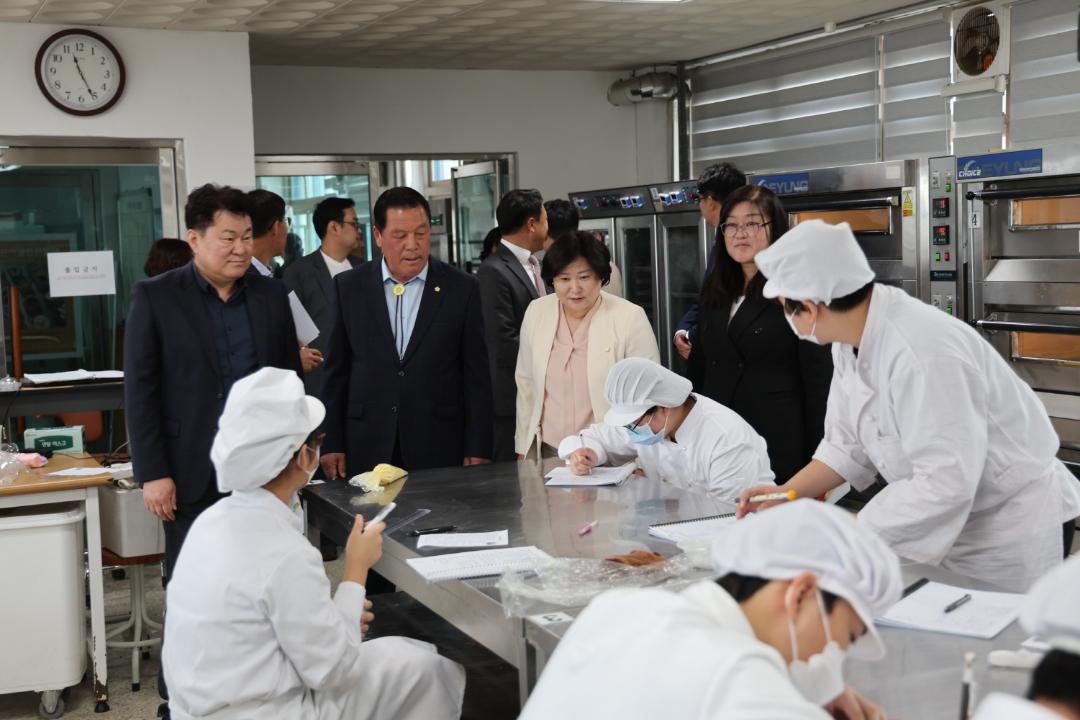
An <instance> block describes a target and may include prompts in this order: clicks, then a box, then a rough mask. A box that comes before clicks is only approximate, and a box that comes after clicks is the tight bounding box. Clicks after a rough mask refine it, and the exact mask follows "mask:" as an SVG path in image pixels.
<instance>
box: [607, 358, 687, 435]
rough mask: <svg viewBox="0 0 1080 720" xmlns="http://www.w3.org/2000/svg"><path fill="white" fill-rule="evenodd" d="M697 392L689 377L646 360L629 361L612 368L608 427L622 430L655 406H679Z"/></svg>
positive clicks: (609, 376) (634, 359)
mask: <svg viewBox="0 0 1080 720" xmlns="http://www.w3.org/2000/svg"><path fill="white" fill-rule="evenodd" d="M693 389H694V386H693V384H692V383H691V382H690V381H689V380H687V379H686V378H684V377H682V376H680V375H676V374H675V373H673V372H671V371H670V370H668V369H667V368H665V367H663V366H661V365H657V364H656V363H655V362H653V361H652V360H646V359H645V358H638V357H633V358H626V359H625V360H620V361H619V362H617V363H615V364H614V365H612V366H611V370H609V371H608V376H607V382H606V383H604V398H605V399H606V400H607V401H608V405H610V406H611V409H610V410H608V411H607V414H606V415H604V422H605V423H607V424H608V425H614V426H616V427H623V426H624V425H628V424H629V423H632V422H634V421H635V420H637V419H638V418H640V417H641V416H642V415H644V414H645V413H647V412H648V411H649V409H650V408H653V407H677V406H678V405H681V404H682V403H683V401H685V400H686V398H687V397H689V395H690V391H691V390H693Z"/></svg>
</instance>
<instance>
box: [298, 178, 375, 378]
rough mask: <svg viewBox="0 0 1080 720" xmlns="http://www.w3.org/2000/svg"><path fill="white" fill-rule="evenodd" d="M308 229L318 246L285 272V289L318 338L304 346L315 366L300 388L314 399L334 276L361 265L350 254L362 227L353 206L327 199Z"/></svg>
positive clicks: (326, 339) (329, 321)
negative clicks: (300, 306)
mask: <svg viewBox="0 0 1080 720" xmlns="http://www.w3.org/2000/svg"><path fill="white" fill-rule="evenodd" d="M312 225H314V227H315V234H316V235H318V236H319V239H320V240H321V241H322V244H321V245H320V246H319V249H318V250H316V251H315V252H313V253H311V254H310V255H305V256H304V257H302V258H300V259H298V260H297V261H296V262H294V263H293V264H292V265H290V266H289V267H288V268H286V269H285V286H286V287H287V288H289V290H291V291H292V292H295V293H296V298H297V299H298V300H299V301H300V304H301V305H303V306H304V309H305V310H307V312H308V315H310V316H311V319H312V321H313V322H314V323H315V327H317V328H319V337H317V338H315V339H314V340H312V341H311V342H310V343H309V344H308V346H307V348H308V350H309V351H310V352H311V353H314V354H315V355H316V358H315V360H316V362H315V366H314V367H313V368H312V369H311V370H309V371H307V372H306V373H305V375H304V388H305V390H306V391H307V393H308V395H315V396H318V395H319V392H320V390H321V388H322V376H323V372H322V365H323V360H324V355H325V352H326V348H327V346H328V344H329V342H330V330H331V328H332V322H333V318H332V313H331V309H332V306H333V301H334V282H333V281H334V278H335V277H336V276H337V275H340V274H341V273H343V272H345V271H347V270H352V269H353V268H354V267H357V266H358V265H360V264H361V262H362V261H361V260H359V259H358V258H356V257H354V256H353V255H352V252H353V250H354V249H356V248H358V247H360V246H361V245H362V240H361V228H362V227H363V226H362V225H361V224H360V222H359V221H358V220H357V219H356V203H354V202H353V201H352V200H350V199H349V198H343V197H328V198H326V199H324V200H322V201H321V202H320V203H319V204H318V205H316V206H315V212H314V213H313V215H312ZM305 370H307V368H306V366H305Z"/></svg>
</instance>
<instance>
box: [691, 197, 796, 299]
mask: <svg viewBox="0 0 1080 720" xmlns="http://www.w3.org/2000/svg"><path fill="white" fill-rule="evenodd" d="M744 202H748V203H752V204H753V205H754V206H755V207H756V208H757V209H758V212H760V213H761V216H762V217H763V218H765V221H766V222H767V223H768V227H767V231H768V233H769V244H770V245H772V244H773V243H774V242H776V240H778V239H779V238H780V236H781V235H783V234H784V233H786V232H787V231H788V216H787V212H786V211H785V210H784V206H783V205H781V204H780V198H778V197H776V193H774V192H773V191H772V190H770V189H769V188H767V187H765V186H763V185H743V186H742V187H741V188H739V189H738V190H736V191H735V192H733V193H731V194H730V195H728V196H727V199H726V200H724V206H723V207H722V208H721V209H720V227H717V229H716V252H715V254H714V255H713V257H714V258H715V259H714V262H713V270H712V272H711V273H709V277H708V279H707V280H706V281H705V287H704V288H702V289H701V304H702V305H706V306H709V307H717V306H720V305H724V304H726V303H729V302H734V301H735V299H736V298H737V297H739V296H740V295H742V294H743V287H744V285H745V289H746V293H745V294H746V297H747V298H748V299H749V298H756V297H759V296H760V295H761V289H762V288H763V287H765V278H764V277H762V275H761V273H760V272H758V273H756V274H755V275H754V277H752V278H751V279H750V282H749V283H746V278H745V276H744V275H743V270H742V266H741V265H739V263H737V262H735V260H734V259H733V258H732V257H731V255H729V254H728V251H727V245H726V244H725V243H724V233H723V231H721V229H720V228H722V227H723V226H724V223H725V222H727V219H728V216H729V215H731V212H732V211H733V210H734V209H735V206H736V205H739V204H740V203H744Z"/></svg>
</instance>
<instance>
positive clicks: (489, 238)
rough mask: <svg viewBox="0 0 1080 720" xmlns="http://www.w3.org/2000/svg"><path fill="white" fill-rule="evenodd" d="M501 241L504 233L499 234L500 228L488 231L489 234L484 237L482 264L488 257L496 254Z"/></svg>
mask: <svg viewBox="0 0 1080 720" xmlns="http://www.w3.org/2000/svg"><path fill="white" fill-rule="evenodd" d="M501 240H502V233H501V232H499V228H497V227H494V228H491V229H490V230H488V234H487V235H485V236H484V245H483V247H481V248H480V262H484V260H486V259H487V256H488V255H490V254H491V253H493V252H495V248H497V247H499V242H500V241H501Z"/></svg>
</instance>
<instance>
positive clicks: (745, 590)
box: [716, 573, 840, 613]
mask: <svg viewBox="0 0 1080 720" xmlns="http://www.w3.org/2000/svg"><path fill="white" fill-rule="evenodd" d="M770 582H771V581H770V580H766V579H765V578H760V577H755V576H753V575H740V574H739V573H728V574H727V575H724V576H723V577H721V578H718V579H717V581H716V584H717V585H719V586H720V587H722V588H723V589H724V591H725V592H727V594H728V595H730V596H731V597H732V599H733V600H735V602H737V603H742V602H746V601H747V600H749V599H750V598H751V597H753V596H754V595H755V594H756V593H757V591H758V590H760V589H761V588H763V587H765V586H766V585H768V584H769V583H770ZM821 597H822V598H823V599H824V600H825V612H827V613H830V612H832V609H833V607H834V606H835V605H836V601H837V600H839V599H840V598H839V596H837V595H834V594H832V593H831V592H829V591H828V590H822V591H821Z"/></svg>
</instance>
